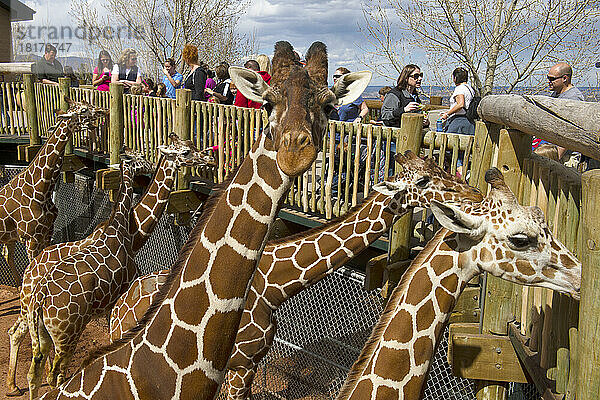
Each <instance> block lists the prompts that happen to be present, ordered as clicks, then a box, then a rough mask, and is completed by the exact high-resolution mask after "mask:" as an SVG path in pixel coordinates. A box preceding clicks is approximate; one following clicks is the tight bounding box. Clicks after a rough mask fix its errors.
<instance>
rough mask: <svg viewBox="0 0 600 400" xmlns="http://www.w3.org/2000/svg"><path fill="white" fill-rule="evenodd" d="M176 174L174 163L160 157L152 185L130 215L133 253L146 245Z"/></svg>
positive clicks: (165, 203)
mask: <svg viewBox="0 0 600 400" xmlns="http://www.w3.org/2000/svg"><path fill="white" fill-rule="evenodd" d="M176 173H177V166H176V165H175V162H174V161H172V160H169V159H168V158H167V157H165V156H164V155H162V156H161V158H160V160H159V162H158V167H157V169H156V172H155V173H154V177H153V179H152V183H151V184H150V186H149V187H148V189H147V190H146V193H144V195H143V196H142V198H141V199H140V201H139V202H138V203H137V204H136V205H135V207H134V208H133V212H132V213H131V222H130V226H129V229H130V231H132V232H131V234H132V236H133V237H132V240H133V244H132V248H133V252H134V253H135V252H137V251H138V250H139V249H141V248H142V246H143V245H144V244H145V243H146V241H147V240H148V238H149V237H150V235H151V234H152V231H153V230H154V227H155V226H156V224H157V223H158V220H159V219H160V216H161V215H162V213H163V211H164V210H165V207H166V206H167V203H168V200H169V194H170V193H171V190H172V189H173V185H174V184H175V176H176Z"/></svg>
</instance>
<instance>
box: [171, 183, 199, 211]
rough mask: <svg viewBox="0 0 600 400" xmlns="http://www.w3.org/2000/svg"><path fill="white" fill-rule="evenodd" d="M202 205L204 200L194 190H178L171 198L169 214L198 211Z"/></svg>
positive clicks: (172, 193)
mask: <svg viewBox="0 0 600 400" xmlns="http://www.w3.org/2000/svg"><path fill="white" fill-rule="evenodd" d="M200 204H202V199H200V197H199V196H198V194H196V192H194V191H193V190H189V189H186V190H176V191H174V192H171V195H170V196H169V204H168V205H167V212H168V213H171V214H181V213H187V212H190V211H196V209H197V208H198V207H199V206H200Z"/></svg>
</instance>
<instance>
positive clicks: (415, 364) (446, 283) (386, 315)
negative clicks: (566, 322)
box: [337, 168, 581, 400]
mask: <svg viewBox="0 0 600 400" xmlns="http://www.w3.org/2000/svg"><path fill="white" fill-rule="evenodd" d="M485 179H486V182H487V183H489V184H490V185H491V190H490V192H489V194H488V196H487V197H486V199H485V200H484V201H483V202H482V203H480V204H479V205H472V206H465V207H464V210H461V209H460V208H458V207H456V206H453V205H445V204H442V203H439V202H437V201H436V200H433V201H432V205H431V207H432V211H433V213H434V214H435V216H436V218H437V219H438V221H439V222H440V224H441V225H442V226H443V228H442V229H440V230H439V231H438V232H437V233H436V234H435V236H434V237H433V239H432V240H431V241H430V242H429V243H428V244H427V245H426V246H425V248H424V249H423V250H422V251H421V253H419V255H418V256H417V257H416V258H415V260H413V262H412V263H411V265H410V267H409V269H408V270H407V271H406V273H405V274H404V275H403V277H402V279H401V281H400V284H399V285H398V286H397V287H396V289H395V290H394V291H393V293H392V295H391V297H390V299H389V301H388V303H387V305H386V307H385V309H384V311H383V313H382V315H381V317H380V319H379V322H378V323H377V324H376V325H375V327H374V329H373V332H372V334H371V337H370V338H369V340H368V341H367V343H366V344H365V346H364V347H363V350H362V352H361V354H360V356H359V357H358V359H357V361H356V362H355V363H354V365H353V366H352V369H351V370H350V372H349V374H348V377H347V379H346V382H345V383H344V385H343V387H342V389H341V390H340V392H339V394H338V397H337V399H338V400H346V399H353V400H354V399H377V400H381V399H411V400H413V399H419V398H420V396H421V395H422V389H423V383H424V381H425V378H426V376H427V372H428V369H429V363H430V360H431V357H432V355H433V354H434V351H435V348H436V346H437V344H438V342H439V338H440V335H441V334H442V332H443V330H444V329H443V328H444V326H445V325H446V323H447V322H448V319H449V317H450V313H451V312H452V309H453V308H454V304H455V303H456V300H457V299H458V297H459V295H460V293H461V292H462V291H463V289H464V288H465V285H466V283H467V282H468V281H469V280H470V279H472V278H473V277H475V276H476V275H478V274H480V273H482V272H484V271H487V272H488V273H491V274H492V275H494V276H499V277H501V278H504V279H506V280H509V281H512V282H516V283H519V284H525V285H535V286H541V287H546V288H549V289H553V290H558V291H561V292H567V293H569V294H570V295H571V296H573V297H575V298H579V289H580V284H581V263H580V262H579V261H578V260H577V259H576V258H575V256H574V255H573V254H572V253H571V252H570V251H569V250H568V249H567V248H566V247H565V246H564V245H563V244H562V243H560V242H558V241H557V240H556V239H554V237H553V236H552V234H551V232H550V230H549V229H548V226H547V225H546V222H545V220H544V214H543V212H542V210H540V209H539V208H538V207H524V206H521V205H519V203H518V202H517V199H516V198H515V196H514V195H513V193H512V192H511V191H510V189H509V188H508V186H507V185H506V183H505V182H504V178H503V176H502V174H501V173H500V171H499V170H498V169H495V168H493V169H490V170H488V171H487V172H486V175H485Z"/></svg>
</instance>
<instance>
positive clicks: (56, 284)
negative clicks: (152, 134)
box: [27, 157, 151, 399]
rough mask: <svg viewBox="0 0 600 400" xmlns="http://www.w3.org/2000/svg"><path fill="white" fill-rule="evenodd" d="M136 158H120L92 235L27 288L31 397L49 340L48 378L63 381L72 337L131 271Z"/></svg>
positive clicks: (142, 165)
mask: <svg viewBox="0 0 600 400" xmlns="http://www.w3.org/2000/svg"><path fill="white" fill-rule="evenodd" d="M150 170H151V165H150V164H149V163H148V162H147V161H146V160H144V159H143V158H142V157H133V158H125V159H124V160H123V162H122V163H121V185H120V188H119V195H118V199H117V201H116V202H115V205H114V206H113V212H112V214H111V216H110V218H109V219H108V222H107V223H106V225H105V226H104V227H103V229H102V233H101V234H100V235H99V236H98V238H97V239H96V240H95V241H94V242H92V243H89V244H88V245H87V246H84V247H83V248H82V249H81V250H80V251H78V252H76V253H74V254H71V255H70V256H68V257H65V258H63V259H60V260H59V261H57V262H56V263H55V264H54V265H53V266H52V267H51V268H50V269H49V270H48V272H47V273H46V274H45V275H44V276H42V278H41V279H40V280H39V281H38V282H37V284H36V285H35V286H34V287H33V290H32V292H31V301H30V305H29V310H28V311H29V312H28V313H27V325H28V327H29V335H30V336H31V347H32V351H33V357H32V361H31V368H30V369H29V373H28V375H27V380H28V381H29V394H30V398H31V399H35V398H37V391H38V389H39V386H40V383H41V378H42V376H41V373H42V366H43V365H44V364H45V362H46V358H47V357H48V353H49V352H50V350H51V346H52V344H54V350H55V357H54V360H53V363H52V367H51V368H50V371H49V372H48V383H50V385H51V386H54V385H55V384H56V383H58V384H60V383H62V381H64V378H65V372H66V368H67V365H68V363H69V360H70V358H71V355H72V354H73V351H74V350H75V346H76V345H77V341H78V339H79V337H80V336H81V333H82V332H83V329H84V328H85V326H86V325H87V323H88V322H89V321H90V320H91V319H92V318H95V317H99V316H102V315H104V314H106V313H107V312H108V311H109V310H110V309H111V308H112V306H113V304H114V303H115V301H117V299H118V298H119V296H120V295H121V293H123V292H124V291H125V290H127V288H128V287H129V283H130V282H131V281H132V280H133V279H134V278H135V275H136V273H137V271H136V267H135V262H134V260H133V253H132V251H131V246H132V237H131V235H130V234H129V219H130V218H129V215H130V211H131V206H132V197H133V183H132V179H133V176H134V175H137V174H140V173H146V172H150Z"/></svg>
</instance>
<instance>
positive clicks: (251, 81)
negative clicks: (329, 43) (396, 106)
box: [229, 41, 371, 177]
mask: <svg viewBox="0 0 600 400" xmlns="http://www.w3.org/2000/svg"><path fill="white" fill-rule="evenodd" d="M327 65H328V64H327V48H326V46H325V44H323V43H321V42H315V43H313V44H312V45H311V46H310V48H309V49H308V51H307V52H306V65H305V66H302V64H301V63H300V62H299V61H298V59H297V58H296V54H295V52H294V49H293V48H292V45H290V44H289V43H288V42H283V41H282V42H277V43H276V44H275V52H274V54H273V76H272V79H271V84H270V86H269V85H268V84H267V83H266V82H265V81H264V80H263V78H262V77H261V75H260V74H258V73H257V72H255V71H251V70H249V69H245V68H239V67H231V68H230V69H229V73H230V75H231V79H232V80H233V82H234V83H235V85H236V86H237V88H238V90H239V91H241V92H242V94H243V95H244V96H246V98H248V99H250V100H252V101H256V102H260V103H262V104H263V108H264V109H265V110H266V112H267V114H268V115H269V134H270V135H271V138H272V139H273V143H274V146H275V150H276V151H277V164H278V165H279V168H281V170H282V171H283V172H284V173H285V174H286V175H288V176H291V177H294V176H297V175H299V174H301V173H303V172H304V171H306V170H307V169H308V168H309V167H310V166H311V165H312V163H313V161H314V160H315V158H316V157H317V153H318V151H319V148H320V146H321V141H322V139H323V136H324V134H325V131H326V128H327V123H328V122H327V121H328V116H329V113H330V112H331V111H332V110H333V108H334V106H335V105H336V104H349V103H351V102H352V101H354V100H355V99H356V98H357V97H358V96H360V94H361V93H362V92H363V90H364V89H365V88H366V86H367V85H368V84H369V81H370V80H371V73H370V72H366V71H365V72H354V73H349V74H346V75H343V76H342V77H341V78H340V79H338V81H337V82H336V84H335V85H334V86H333V87H332V88H331V89H329V88H328V87H327V73H328V72H327V71H328V70H327Z"/></svg>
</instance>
